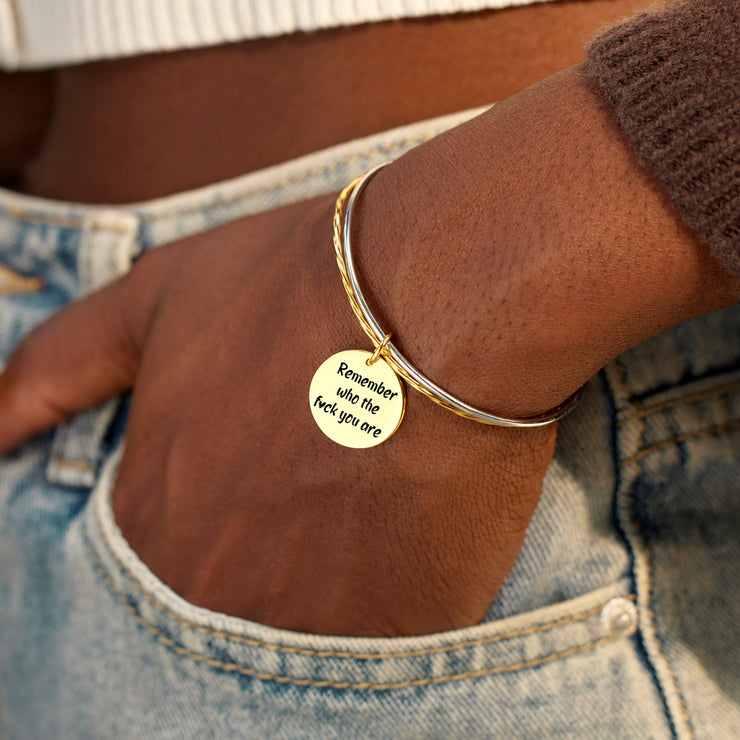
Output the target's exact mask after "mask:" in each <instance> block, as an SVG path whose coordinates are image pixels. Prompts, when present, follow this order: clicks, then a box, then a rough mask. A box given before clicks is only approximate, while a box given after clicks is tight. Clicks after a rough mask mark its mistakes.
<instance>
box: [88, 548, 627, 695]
mask: <svg viewBox="0 0 740 740" xmlns="http://www.w3.org/2000/svg"><path fill="white" fill-rule="evenodd" d="M85 547H86V548H87V550H88V554H89V556H90V558H91V560H92V562H93V565H94V566H95V569H96V570H97V572H98V573H99V575H100V576H101V578H102V579H103V581H104V582H105V584H106V585H107V587H108V588H109V590H110V591H111V592H112V594H113V595H114V596H115V597H116V599H117V600H118V601H119V602H120V603H121V604H122V605H123V607H124V608H125V609H126V611H127V612H129V613H130V614H131V616H132V617H133V618H134V620H135V621H136V623H137V624H139V625H140V626H142V627H144V628H145V629H146V630H147V631H148V632H150V633H151V634H152V635H153V636H154V637H156V638H157V640H158V641H159V642H161V643H162V644H163V645H164V646H165V647H167V648H169V649H170V650H172V651H173V652H175V653H177V654H178V655H182V656H184V657H188V658H190V659H191V660H193V661H195V662H197V663H204V664H205V665H207V666H209V667H211V668H218V669H220V670H223V671H226V672H228V673H240V674H242V675H245V676H249V677H251V678H256V679H259V680H261V681H275V682H276V683H281V684H286V683H288V684H293V685H295V686H312V687H314V688H331V689H351V690H355V691H390V690H394V689H404V688H410V687H419V686H429V685H437V684H443V683H451V682H454V681H462V680H463V679H466V678H482V677H484V676H495V675H498V674H501V673H510V672H512V671H516V670H521V669H524V668H535V667H537V666H541V665H545V664H547V663H552V662H553V661H556V660H560V659H564V658H569V657H571V656H573V655H579V654H581V653H586V652H589V651H591V650H594V649H595V648H598V647H601V646H602V645H606V644H608V643H610V642H616V641H617V640H618V639H621V637H622V635H610V636H608V637H602V638H600V639H598V640H594V641H592V642H589V643H586V644H585V645H578V646H576V647H572V648H569V649H567V650H561V651H559V652H554V653H550V654H549V655H545V656H543V657H541V658H536V659H533V660H527V661H520V662H519V663H513V664H510V665H503V666H495V667H491V668H480V669H478V670H474V671H464V672H462V673H450V674H447V675H444V676H430V677H427V678H412V679H407V680H405V681H396V682H387V683H373V682H372V681H361V682H352V681H332V680H329V679H323V680H318V679H311V678H298V677H297V676H281V675H278V674H275V673H263V672H261V671H258V670H256V669H254V668H247V667H245V666H242V665H239V664H238V663H227V662H225V661H222V660H218V659H217V658H210V657H208V656H207V655H204V654H202V653H196V652H195V651H193V650H189V649H188V648H186V647H183V646H182V645H178V644H177V643H176V642H175V641H174V640H173V639H172V638H170V637H168V636H167V635H165V634H164V632H162V630H160V629H159V628H158V627H156V626H155V625H153V624H150V623H149V622H148V621H147V620H146V619H145V618H144V617H142V616H141V615H140V614H139V613H138V612H137V611H136V609H135V608H134V607H133V606H132V605H131V604H130V603H129V602H128V600H127V599H126V595H125V594H124V593H123V592H121V591H119V590H118V589H117V588H116V586H115V584H114V583H113V582H112V580H111V579H110V576H108V574H106V573H105V571H104V568H105V566H104V564H103V562H102V561H101V560H100V558H98V556H97V555H96V554H95V552H94V551H93V549H92V545H91V543H90V542H89V540H88V541H86V543H85ZM141 593H142V595H143V596H144V597H145V598H149V595H148V594H146V593H145V592H141ZM152 603H154V605H155V606H157V607H158V608H163V607H160V605H159V604H157V603H156V602H154V601H153V602H152ZM601 608H602V607H599V609H597V610H594V609H590V610H589V611H588V612H585V613H584V614H583V615H579V616H578V617H574V618H572V619H568V620H559V621H558V622H554V623H552V624H551V625H549V626H551V627H555V626H559V624H562V623H565V622H568V621H569V622H573V621H578V620H579V619H586V618H587V617H588V616H592V613H593V612H594V611H599V610H600V609H601ZM171 616H173V617H174V618H175V619H177V620H178V621H181V622H183V624H187V622H184V621H183V620H181V619H180V618H179V617H177V615H175V614H172V615H171ZM192 626H194V627H196V628H200V629H201V630H203V631H206V632H211V633H212V634H214V635H218V633H216V632H214V631H212V630H209V629H208V628H205V627H202V626H200V625H192ZM544 627H545V626H543V628H544ZM230 639H234V640H237V641H243V642H249V643H250V644H251V643H252V642H253V643H256V646H257V647H267V648H269V649H274V650H277V651H281V652H298V653H302V654H307V655H311V656H312V657H324V656H326V655H327V654H329V655H332V656H333V657H352V658H358V657H363V656H362V654H354V653H340V652H336V653H334V652H331V653H329V651H308V650H302V649H300V648H295V649H290V648H286V647H283V646H279V645H270V644H269V643H259V641H250V640H249V638H240V637H239V636H238V635H233V636H231V637H230ZM474 644H478V643H477V642H476V643H474ZM481 644H482V643H481ZM465 646H467V645H465ZM457 647H459V646H457ZM450 649H455V648H454V647H451V648H450ZM412 654H413V655H416V654H417V653H412ZM418 654H419V655H423V654H425V653H422V652H420V653H418ZM403 656H404V654H402V653H395V654H394V653H388V654H387V655H385V656H383V655H380V654H378V655H371V656H369V657H372V658H380V657H390V658H398V657H403Z"/></svg>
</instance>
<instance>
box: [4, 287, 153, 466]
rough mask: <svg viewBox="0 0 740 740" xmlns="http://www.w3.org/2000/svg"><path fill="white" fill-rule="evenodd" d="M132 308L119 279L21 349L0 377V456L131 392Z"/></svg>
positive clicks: (135, 344)
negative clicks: (89, 409)
mask: <svg viewBox="0 0 740 740" xmlns="http://www.w3.org/2000/svg"><path fill="white" fill-rule="evenodd" d="M137 305H138V306H141V303H140V302H138V301H137V295H136V289H132V281H131V279H130V277H129V276H126V277H124V278H122V279H120V280H118V281H116V282H115V283H112V284H111V285H109V286H107V287H105V288H103V289H102V290H100V291H98V292H97V293H94V294H92V295H90V296H89V297H87V298H84V299H82V300H80V301H78V302H77V303H73V304H71V305H70V306H68V307H67V308H64V309H63V310H62V311H60V312H59V313H57V314H55V315H54V316H53V317H52V318H51V319H49V320H48V321H47V322H46V323H44V324H42V325H41V326H39V327H38V328H37V329H35V330H34V331H33V332H32V333H31V334H29V335H28V337H26V338H25V339H24V340H23V341H22V342H21V344H20V345H19V346H18V347H17V349H16V350H15V352H14V353H13V354H12V355H11V356H10V359H9V360H8V364H7V367H6V368H5V370H4V372H3V373H2V374H0V453H3V452H7V451H8V450H10V449H12V448H13V447H15V446H16V445H18V444H20V443H21V442H23V441H24V440H26V439H28V438H29V437H31V436H33V435H34V434H36V433H38V432H40V431H42V430H44V429H47V428H48V427H51V426H54V425H55V424H58V423H59V422H61V421H63V420H64V419H67V418H69V417H70V416H73V415H74V414H75V413H77V412H78V411H81V410H83V409H86V408H89V407H91V406H95V405H97V404H99V403H101V402H102V401H104V400H106V399H107V398H110V397H111V396H114V395H117V394H119V393H121V392H123V391H125V390H127V389H129V388H131V387H132V386H133V383H134V379H135V377H136V371H137V369H138V366H139V355H140V347H141V341H140V339H141V338H142V337H143V335H144V329H145V327H142V326H137V323H139V324H140V323H141V322H142V320H143V319H144V318H145V317H143V316H142V312H141V311H140V310H134V309H135V307H136V306H137ZM150 305H151V304H150ZM147 323H148V322H147Z"/></svg>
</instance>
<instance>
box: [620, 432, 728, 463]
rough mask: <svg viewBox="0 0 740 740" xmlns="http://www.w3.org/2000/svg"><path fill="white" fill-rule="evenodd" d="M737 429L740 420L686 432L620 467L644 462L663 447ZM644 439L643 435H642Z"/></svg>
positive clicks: (639, 451)
mask: <svg viewBox="0 0 740 740" xmlns="http://www.w3.org/2000/svg"><path fill="white" fill-rule="evenodd" d="M735 427H740V419H730V421H727V422H725V423H723V424H715V425H714V426H711V427H706V428H705V429H699V430H697V431H694V432H686V433H685V434H678V435H676V436H675V437H671V438H670V439H665V440H663V441H662V442H655V443H654V444H651V445H650V446H649V447H645V449H642V450H638V451H637V452H636V453H635V454H634V455H632V456H631V457H628V458H627V459H626V460H621V461H620V462H619V463H618V465H619V466H620V467H624V466H625V465H630V464H631V463H634V462H638V461H640V460H642V458H643V457H645V456H646V455H649V454H651V453H652V452H655V451H656V450H660V449H662V448H663V447H669V446H670V445H673V444H677V443H680V442H688V441H690V440H692V439H699V438H701V437H708V436H710V435H712V434H719V433H720V432H726V431H729V430H730V429H734V428H735ZM641 438H642V435H641ZM639 472H642V470H641V469H640V470H638V473H639Z"/></svg>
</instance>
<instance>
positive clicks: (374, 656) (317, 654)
mask: <svg viewBox="0 0 740 740" xmlns="http://www.w3.org/2000/svg"><path fill="white" fill-rule="evenodd" d="M101 535H102V532H101ZM84 537H85V549H86V551H87V553H88V556H89V558H90V560H91V561H92V563H93V565H94V566H95V568H96V569H97V570H98V572H99V574H100V576H101V577H102V578H103V581H104V582H105V584H106V585H107V587H108V589H109V590H110V591H111V592H112V593H113V595H115V596H116V598H117V599H118V600H119V601H121V602H122V603H123V604H124V606H126V608H127V609H128V610H129V611H130V612H131V613H132V614H133V615H134V616H135V617H136V619H137V621H141V623H142V624H143V625H144V626H146V627H147V629H149V628H152V629H154V630H157V631H158V628H157V627H155V626H154V625H152V624H151V623H150V622H149V621H147V620H146V619H145V618H144V617H142V616H141V615H140V614H139V613H138V611H137V610H136V609H135V608H134V607H133V606H131V604H129V602H128V600H127V599H126V595H125V594H124V593H123V592H122V591H121V590H120V589H119V588H118V587H117V586H116V585H115V583H114V582H113V579H112V578H111V577H110V575H109V574H108V573H107V572H105V571H106V570H107V568H106V566H105V564H104V563H103V561H102V560H101V558H100V557H99V556H98V554H97V553H96V552H95V550H94V547H93V545H92V542H91V541H90V537H89V534H88V532H87V529H86V525H85V532H84ZM108 553H109V554H110V556H111V557H112V558H113V559H114V560H115V562H116V564H117V566H118V567H119V568H120V569H121V571H122V572H123V574H124V575H125V577H126V578H127V579H128V581H129V582H130V583H131V584H132V585H133V586H134V588H135V589H136V590H137V591H138V593H139V594H140V595H141V597H142V598H143V599H144V600H146V601H147V602H149V603H150V604H151V605H152V606H154V607H155V608H156V609H157V610H158V611H160V612H162V613H163V614H165V615H166V616H168V617H170V618H172V619H174V620H175V621H176V622H178V623H179V624H180V625H182V626H183V627H186V628H188V629H192V630H194V631H196V632H200V633H202V634H207V635H210V636H211V637H216V638H221V639H225V640H229V641H231V642H235V643H239V644H244V645H248V646H250V647H256V648H263V649H267V650H272V651H275V652H279V653H287V654H294V655H304V656H308V657H314V658H350V659H353V660H382V659H388V658H410V657H420V656H425V655H435V654H440V653H449V652H453V651H455V650H462V649H466V648H471V647H479V646H483V645H491V644H494V643H497V642H501V641H503V640H507V639H513V638H516V637H526V636H528V635H531V634H535V633H540V632H547V631H549V630H552V629H555V628H557V627H564V626H566V625H568V624H574V623H576V622H582V621H585V620H586V619H588V618H589V617H593V616H595V615H596V614H598V613H599V612H600V611H601V610H602V609H603V606H604V605H603V604H599V605H597V606H595V607H591V608H590V609H587V610H586V611H584V612H582V613H580V614H574V615H570V616H568V617H562V618H561V619H556V620H553V621H551V622H545V623H543V624H538V625H533V626H531V627H527V628H526V629H523V630H515V631H512V632H506V633H503V634H499V635H492V636H491V637H482V638H479V639H477V640H464V641H462V642H459V643H453V644H451V645H443V646H440V647H433V648H422V649H419V650H407V651H399V652H386V653H359V652H352V651H344V650H315V649H311V648H299V647H291V646H289V645H279V644H276V643H269V642H266V641H263V640H257V639H255V638H251V637H245V636H243V635H235V634H233V633H230V632H227V631H224V630H215V629H213V628H211V627H206V626H204V625H201V624H197V623H196V622H192V621H190V620H187V619H185V618H184V617H181V616H180V615H179V614H177V613H176V612H173V611H172V610H171V609H170V608H169V607H167V606H166V605H164V604H162V603H161V602H159V601H158V600H157V599H156V598H155V597H154V596H152V595H151V594H149V593H147V592H146V591H145V590H144V588H143V587H142V585H141V584H140V583H139V581H138V579H137V578H136V577H135V576H134V575H133V574H132V573H131V571H130V570H129V569H128V568H127V567H126V565H125V564H124V563H122V562H121V561H120V559H119V558H118V556H117V555H116V554H115V553H114V552H113V551H112V550H110V548H108ZM625 598H627V599H629V600H634V597H633V596H632V595H628V596H626V597H625ZM163 636H164V635H163ZM164 637H165V639H167V640H169V638H166V636H164Z"/></svg>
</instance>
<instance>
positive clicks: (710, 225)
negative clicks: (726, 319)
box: [588, 0, 740, 275]
mask: <svg viewBox="0 0 740 740" xmlns="http://www.w3.org/2000/svg"><path fill="white" fill-rule="evenodd" d="M588 52H589V68H590V74H591V76H592V78H593V79H594V80H595V81H596V83H597V84H598V85H599V86H600V88H601V89H602V91H603V92H604V94H605V95H606V97H607V98H608V100H609V101H610V102H611V104H612V106H613V107H614V110H615V112H616V116H617V119H618V120H619V122H620V124H621V126H622V127H623V129H624V131H625V132H626V134H627V136H628V137H629V138H630V139H631V140H632V142H633V143H634V145H635V146H636V148H637V150H638V152H639V154H640V156H641V158H642V160H643V161H644V162H645V164H646V165H647V167H648V169H649V170H650V171H651V172H652V173H653V174H654V175H655V176H656V177H657V178H658V179H659V180H660V181H661V182H662V183H663V184H664V185H665V187H666V188H667V190H668V193H669V194H670V196H671V198H672V200H673V202H674V203H675V204H676V205H677V206H678V208H679V209H680V211H681V212H682V214H683V216H684V219H685V220H686V223H687V224H688V225H689V226H690V227H691V228H692V229H693V230H694V232H695V233H696V234H698V235H699V237H700V238H701V239H703V240H704V241H705V242H707V243H708V244H709V246H710V247H711V249H712V250H713V252H714V254H715V255H716V256H717V257H718V258H719V259H720V260H721V261H722V262H723V263H724V264H725V265H727V267H728V268H729V269H730V271H731V272H732V273H735V274H739V275H740V0H677V1H676V2H672V3H670V4H669V5H668V6H666V7H664V8H657V9H651V10H648V11H646V12H643V13H640V14H639V15H637V16H635V17H633V18H631V19H630V20H629V21H627V22H625V23H622V24H620V25H618V26H615V27H613V28H611V29H609V30H607V31H605V32H604V33H601V34H600V35H599V36H597V37H596V39H594V41H593V42H592V43H591V45H590V47H589V49H588Z"/></svg>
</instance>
